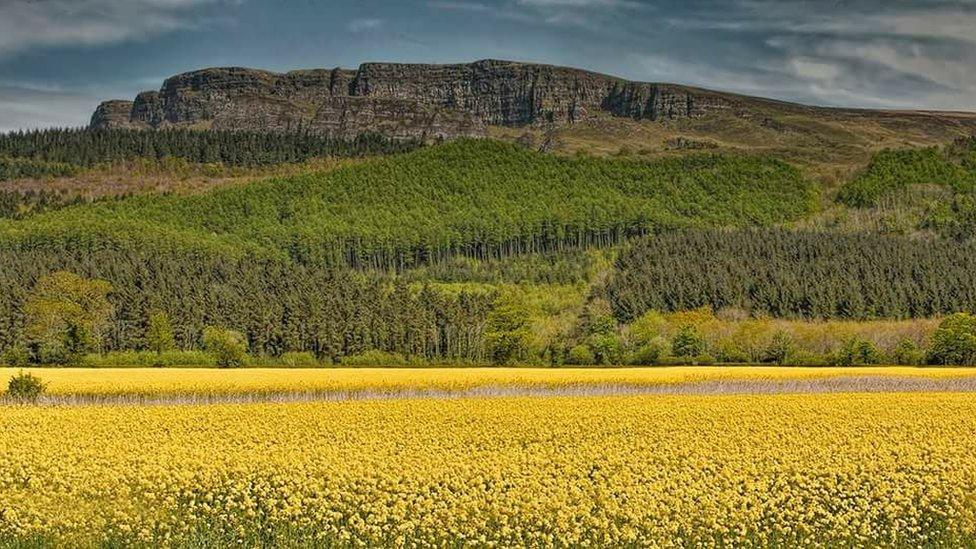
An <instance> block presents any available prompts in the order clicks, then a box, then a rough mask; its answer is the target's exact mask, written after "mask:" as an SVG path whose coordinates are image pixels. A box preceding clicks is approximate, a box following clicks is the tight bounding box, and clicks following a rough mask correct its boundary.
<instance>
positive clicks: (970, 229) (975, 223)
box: [921, 194, 976, 240]
mask: <svg viewBox="0 0 976 549" xmlns="http://www.w3.org/2000/svg"><path fill="white" fill-rule="evenodd" d="M921 227H922V228H926V229H932V230H934V231H936V232H937V233H938V234H940V235H941V236H943V237H945V238H951V239H954V240H967V239H970V238H973V237H974V236H976V195H972V194H957V195H955V196H953V197H952V199H951V200H949V201H948V202H937V203H935V204H933V205H932V206H931V207H930V208H929V210H928V212H927V213H926V214H925V217H924V218H923V219H922V222H921Z"/></svg>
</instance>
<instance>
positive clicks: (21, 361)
mask: <svg viewBox="0 0 976 549" xmlns="http://www.w3.org/2000/svg"><path fill="white" fill-rule="evenodd" d="M0 364H3V365H4V366H14V367H24V366H27V365H28V364H30V351H28V350H27V347H24V346H23V345H13V346H10V347H8V348H7V349H5V350H4V351H3V353H2V354H0Z"/></svg>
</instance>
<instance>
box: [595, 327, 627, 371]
mask: <svg viewBox="0 0 976 549" xmlns="http://www.w3.org/2000/svg"><path fill="white" fill-rule="evenodd" d="M588 344H589V345H588V346H589V348H590V349H592V351H593V358H594V360H595V361H596V362H594V364H601V365H609V364H620V363H621V362H622V361H623V345H622V344H621V341H620V336H618V335H617V334H615V333H606V334H595V335H593V336H590V338H589V340H588Z"/></svg>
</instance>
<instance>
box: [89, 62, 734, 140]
mask: <svg viewBox="0 0 976 549" xmlns="http://www.w3.org/2000/svg"><path fill="white" fill-rule="evenodd" d="M734 106H735V99H734V96H729V95H724V94H719V93H714V92H709V91H706V90H698V89H694V88H687V87H683V86H676V85H671V84H651V83H639V82H629V81H626V80H622V79H619V78H614V77H611V76H606V75H602V74H596V73H592V72H587V71H582V70H577V69H570V68H563V67H553V66H548V65H535V64H527V63H516V62H508V61H493V60H486V61H478V62H475V63H470V64H459V65H414V64H395V63H367V64H364V65H362V66H360V68H359V69H358V70H355V71H353V70H345V69H338V68H337V69H332V70H325V69H316V70H303V71H293V72H289V73H285V74H278V73H272V72H267V71H261V70H254V69H244V68H218V69H205V70H200V71H195V72H189V73H185V74H180V75H177V76H174V77H172V78H169V79H168V80H166V81H165V82H164V83H163V86H162V88H161V89H160V90H159V91H158V92H157V91H150V92H143V93H141V94H139V95H138V96H137V97H136V99H135V101H132V102H129V101H118V100H116V101H107V102H105V103H102V104H101V105H100V106H99V107H98V109H97V110H96V111H95V114H94V115H93V116H92V121H91V126H92V127H93V128H143V129H149V128H166V127H190V128H201V129H227V130H257V131H292V130H309V131H314V132H319V133H323V134H328V135H333V136H336V137H354V136H356V135H359V134H362V133H365V132H375V133H380V134H383V135H386V136H389V137H393V138H398V139H400V138H402V139H408V138H412V139H422V140H430V139H450V138H456V137H478V136H482V135H485V132H486V128H487V127H488V126H491V125H496V126H529V125H545V126H562V125H566V124H572V123H575V122H580V121H583V120H586V119H587V118H590V117H592V116H594V115H596V114H598V113H609V114H611V115H615V116H625V117H631V118H636V119H650V120H661V119H680V118H698V117H703V116H706V115H708V114H709V113H711V112H714V111H719V110H725V109H730V108H733V107H734Z"/></svg>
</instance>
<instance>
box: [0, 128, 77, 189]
mask: <svg viewBox="0 0 976 549" xmlns="http://www.w3.org/2000/svg"><path fill="white" fill-rule="evenodd" d="M2 140H3V136H0V141H2ZM77 171H78V170H77V168H75V167H74V166H70V165H68V164H64V163H60V162H44V161H39V160H30V159H26V158H7V157H3V156H0V181H8V180H11V179H21V178H41V177H59V176H68V175H74V174H75V173H77Z"/></svg>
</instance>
